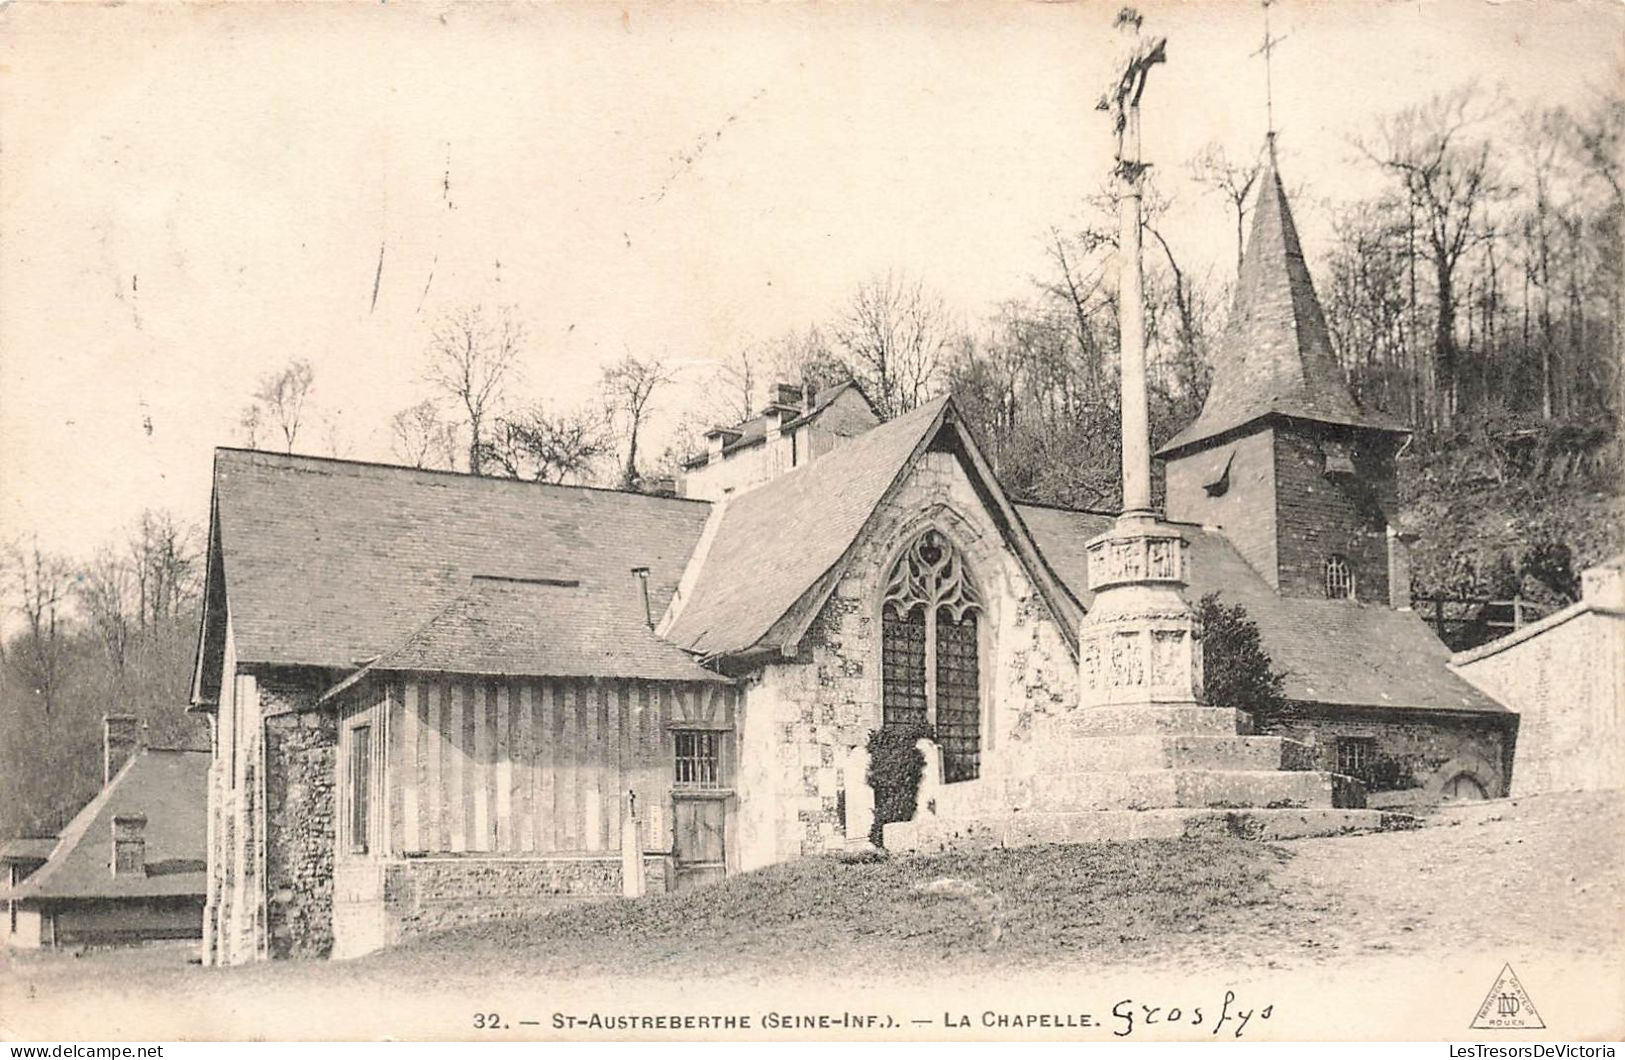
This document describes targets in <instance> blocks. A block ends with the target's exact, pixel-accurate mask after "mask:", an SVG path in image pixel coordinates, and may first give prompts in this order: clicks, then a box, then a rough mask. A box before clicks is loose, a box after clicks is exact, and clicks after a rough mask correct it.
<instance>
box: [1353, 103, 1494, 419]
mask: <svg viewBox="0 0 1625 1060" xmlns="http://www.w3.org/2000/svg"><path fill="white" fill-rule="evenodd" d="M1488 117H1489V108H1488V107H1487V106H1486V105H1485V104H1484V103H1482V102H1481V101H1480V99H1479V95H1478V92H1477V89H1476V87H1475V86H1473V85H1471V84H1469V85H1466V86H1463V87H1462V88H1459V89H1457V90H1455V91H1453V92H1450V93H1447V94H1444V95H1439V96H1434V97H1433V98H1432V99H1431V100H1429V101H1428V102H1427V103H1424V104H1422V105H1420V106H1417V107H1411V108H1409V109H1406V110H1403V111H1400V112H1399V113H1398V114H1395V115H1394V116H1392V117H1391V118H1389V119H1388V120H1387V121H1385V122H1384V123H1383V124H1382V125H1381V127H1380V128H1379V130H1378V133H1377V137H1376V140H1375V142H1374V143H1363V142H1360V143H1357V146H1358V147H1359V149H1360V150H1361V151H1362V152H1363V153H1364V154H1365V156H1366V157H1367V158H1368V159H1370V160H1371V161H1372V162H1373V163H1375V164H1376V165H1378V166H1381V167H1382V168H1383V169H1384V170H1386V171H1388V172H1389V173H1391V174H1393V175H1394V176H1396V177H1397V178H1398V179H1399V181H1400V184H1401V186H1402V187H1403V189H1404V192H1405V194H1406V196H1407V197H1408V198H1409V200H1410V201H1411V203H1413V204H1414V207H1415V209H1416V210H1417V213H1418V215H1419V216H1418V221H1419V227H1420V229H1421V231H1420V235H1421V241H1420V246H1419V247H1418V248H1417V249H1418V252H1419V253H1420V254H1421V256H1422V257H1423V258H1424V259H1425V260H1426V261H1428V262H1429V263H1430V264H1431V265H1432V266H1433V279H1434V294H1435V296H1436V298H1437V300H1438V306H1437V310H1438V315H1437V318H1436V327H1435V329H1434V346H1433V350H1434V354H1433V363H1434V386H1433V411H1434V413H1435V416H1436V419H1437V421H1438V423H1439V425H1440V426H1441V427H1444V428H1445V429H1448V428H1449V427H1450V425H1451V422H1452V420H1453V418H1454V416H1455V412H1456V406H1457V398H1458V384H1459V379H1458V375H1459V363H1458V362H1459V359H1460V349H1459V346H1458V343H1457V339H1456V311H1457V308H1458V301H1459V297H1458V295H1457V293H1456V275H1457V266H1458V265H1460V263H1461V261H1462V258H1463V256H1464V255H1465V254H1466V253H1467V251H1468V250H1469V248H1471V247H1472V246H1473V245H1474V243H1475V242H1476V241H1477V240H1478V239H1479V238H1480V237H1481V236H1482V234H1483V228H1482V225H1481V221H1482V214H1483V212H1484V211H1485V209H1486V206H1487V204H1488V203H1489V201H1490V200H1491V199H1493V198H1494V197H1496V196H1497V195H1498V194H1499V193H1500V190H1501V188H1500V184H1499V177H1498V174H1497V172H1496V168H1495V165H1494V163H1493V162H1492V161H1491V154H1490V143H1489V141H1488V140H1487V139H1484V138H1483V137H1477V136H1475V129H1476V128H1477V127H1479V126H1480V125H1481V124H1482V123H1483V122H1484V121H1486V120H1487V119H1488Z"/></svg>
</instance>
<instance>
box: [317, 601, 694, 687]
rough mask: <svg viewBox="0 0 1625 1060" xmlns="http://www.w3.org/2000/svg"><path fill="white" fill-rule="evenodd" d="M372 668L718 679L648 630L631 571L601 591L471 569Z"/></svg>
mask: <svg viewBox="0 0 1625 1060" xmlns="http://www.w3.org/2000/svg"><path fill="white" fill-rule="evenodd" d="M380 670H429V671H435V672H440V673H459V674H486V675H492V676H500V675H516V676H526V677H640V678H643V679H645V680H652V681H725V680H726V678H724V677H722V676H721V675H719V674H716V673H713V672H712V671H710V670H706V669H704V668H703V667H701V666H700V665H699V664H697V663H696V662H695V661H694V660H693V658H692V657H691V656H689V655H688V654H686V653H685V652H683V651H680V650H679V649H677V648H675V647H673V646H672V645H671V644H669V643H667V642H666V641H663V640H661V639H660V638H658V637H656V636H655V635H654V632H653V631H652V630H651V629H650V628H649V626H648V624H647V622H646V621H645V619H644V613H643V601H642V597H641V592H640V588H639V586H638V585H637V584H636V583H635V579H632V578H627V579H625V581H624V583H623V584H620V585H618V586H612V587H610V589H609V590H607V591H589V590H587V589H585V588H583V587H582V586H581V585H580V584H578V583H573V582H558V581H553V582H534V581H519V580H514V579H509V578H485V577H475V578H474V579H472V581H471V582H470V584H469V586H468V588H467V589H466V590H465V591H464V592H463V593H462V594H461V595H459V596H458V597H457V598H456V599H455V600H453V601H452V602H451V603H450V604H449V605H447V606H446V607H445V608H444V609H443V610H441V611H440V613H439V614H437V615H435V616H434V617H433V618H432V619H430V620H429V621H428V622H426V623H425V624H424V625H423V626H422V627H421V628H419V629H418V630H417V631H416V632H414V633H413V634H412V635H411V636H409V637H407V638H406V640H405V641H404V642H403V643H402V644H400V645H399V646H398V647H396V648H395V649H393V650H391V651H389V652H386V653H385V654H384V655H382V656H380V657H379V658H378V659H377V661H375V662H373V663H372V664H370V665H368V666H367V667H365V668H364V669H363V671H361V673H366V672H373V671H380ZM359 676H360V673H358V674H357V675H354V676H353V677H352V678H350V679H346V681H345V682H343V684H342V685H341V686H340V687H336V688H335V689H334V690H333V692H334V693H336V692H338V691H340V689H341V688H342V687H344V686H348V685H349V684H351V683H353V680H354V677H359ZM329 694H330V695H331V694H333V693H329ZM324 698H325V697H324Z"/></svg>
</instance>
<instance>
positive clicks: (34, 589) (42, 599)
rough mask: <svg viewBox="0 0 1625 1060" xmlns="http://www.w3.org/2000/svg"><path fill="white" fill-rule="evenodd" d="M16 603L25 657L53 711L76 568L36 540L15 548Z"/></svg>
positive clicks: (64, 656)
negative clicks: (21, 627) (21, 628)
mask: <svg viewBox="0 0 1625 1060" xmlns="http://www.w3.org/2000/svg"><path fill="white" fill-rule="evenodd" d="M10 559H11V562H10V567H11V571H12V580H13V585H12V596H13V601H14V602H13V607H14V608H15V609H16V611H17V612H18V614H20V615H21V616H22V618H23V622H24V624H25V627H26V628H25V629H24V631H23V637H22V641H23V645H22V653H21V658H22V662H23V664H24V665H25V666H26V668H27V669H26V675H25V676H26V678H27V680H28V681H29V682H30V683H31V684H32V685H33V686H34V691H35V694H36V695H38V696H39V697H40V704H41V706H42V708H43V709H44V711H45V713H46V714H47V715H49V714H50V713H51V708H52V706H54V705H55V702H56V697H57V695H58V693H59V692H60V688H59V686H60V684H61V680H62V676H63V669H64V666H65V664H66V662H67V647H68V646H67V635H66V634H67V605H68V599H69V594H70V592H71V591H72V585H73V568H72V567H71V566H70V565H69V563H68V562H67V560H65V559H63V558H62V557H60V556H56V555H52V554H50V553H47V552H43V551H41V549H40V546H39V541H38V539H36V540H34V541H33V543H32V544H31V545H30V546H29V547H28V548H26V549H24V548H23V547H21V546H20V545H14V546H13V547H12V549H11V557H10Z"/></svg>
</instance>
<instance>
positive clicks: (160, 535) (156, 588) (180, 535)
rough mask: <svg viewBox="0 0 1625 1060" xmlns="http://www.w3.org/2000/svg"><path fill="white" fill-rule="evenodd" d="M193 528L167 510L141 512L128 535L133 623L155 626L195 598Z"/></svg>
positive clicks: (196, 571) (196, 569) (196, 557)
mask: <svg viewBox="0 0 1625 1060" xmlns="http://www.w3.org/2000/svg"><path fill="white" fill-rule="evenodd" d="M197 538H198V534H197V530H196V528H195V527H193V526H190V525H188V524H186V523H181V522H178V521H176V519H175V517H174V516H173V515H172V514H170V513H169V512H167V511H153V510H151V509H148V510H147V511H144V512H142V513H141V519H140V521H139V522H137V523H136V527H135V530H134V531H133V532H132V533H131V535H130V567H131V571H132V574H133V577H134V579H135V595H136V599H135V603H136V622H137V624H138V625H139V627H140V628H141V629H151V628H154V627H156V626H157V625H158V624H159V623H160V622H161V621H163V620H164V619H167V618H171V617H173V616H175V615H177V614H179V613H180V612H181V610H182V609H183V608H185V606H186V605H187V604H189V603H190V602H191V601H192V600H193V598H195V597H196V595H197V591H198V582H199V577H198V575H199V567H200V562H199V555H198V549H197Z"/></svg>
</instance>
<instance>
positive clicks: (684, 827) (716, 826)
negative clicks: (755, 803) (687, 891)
mask: <svg viewBox="0 0 1625 1060" xmlns="http://www.w3.org/2000/svg"><path fill="white" fill-rule="evenodd" d="M672 803H673V813H672V861H673V863H674V865H675V868H676V870H677V887H678V889H679V890H681V889H682V888H684V887H692V886H694V885H695V884H699V883H709V882H710V881H712V880H720V879H722V877H723V876H724V875H725V874H726V872H727V869H726V861H727V849H726V839H725V837H726V835H727V824H728V802H727V800H726V799H718V798H695V797H692V796H688V797H685V796H682V795H678V796H675V797H674V798H673V800H672Z"/></svg>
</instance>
